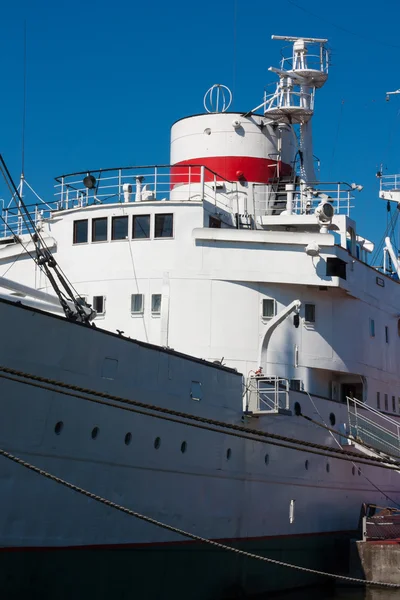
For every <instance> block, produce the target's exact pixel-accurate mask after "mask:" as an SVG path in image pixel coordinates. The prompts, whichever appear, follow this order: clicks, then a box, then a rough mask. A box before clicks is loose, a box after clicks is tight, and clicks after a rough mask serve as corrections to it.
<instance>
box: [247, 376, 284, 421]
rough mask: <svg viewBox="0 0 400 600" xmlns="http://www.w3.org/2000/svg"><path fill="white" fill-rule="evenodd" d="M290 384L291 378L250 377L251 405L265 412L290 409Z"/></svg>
mask: <svg viewBox="0 0 400 600" xmlns="http://www.w3.org/2000/svg"><path fill="white" fill-rule="evenodd" d="M289 386H290V381H289V379H285V378H282V377H257V376H256V377H249V380H248V386H247V389H248V394H249V405H251V406H253V407H254V406H255V407H256V410H257V412H263V413H278V412H280V411H281V410H289Z"/></svg>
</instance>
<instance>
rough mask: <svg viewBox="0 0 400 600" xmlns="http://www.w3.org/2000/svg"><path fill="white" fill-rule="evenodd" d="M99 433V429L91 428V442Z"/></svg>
mask: <svg viewBox="0 0 400 600" xmlns="http://www.w3.org/2000/svg"><path fill="white" fill-rule="evenodd" d="M99 433H100V429H99V428H98V427H93V429H92V440H95V439H96V438H97V436H98V435H99Z"/></svg>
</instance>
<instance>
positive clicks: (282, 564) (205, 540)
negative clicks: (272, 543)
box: [0, 448, 400, 588]
mask: <svg viewBox="0 0 400 600" xmlns="http://www.w3.org/2000/svg"><path fill="white" fill-rule="evenodd" d="M0 455H1V456H3V457H4V458H7V459H8V460H11V461H13V462H15V463H17V464H18V465H21V466H23V467H25V468H26V469H29V470H30V471H33V472H34V473H37V474H38V475H41V476H42V477H46V478H47V479H50V480H51V481H54V482H55V483H58V484H60V485H62V486H64V487H66V488H68V489H70V490H73V491H74V492H77V493H78V494H81V495H83V496H86V497H87V498H90V499H91V500H95V501H96V502H99V503H100V504H104V505H105V506H108V507H110V508H113V509H115V510H118V511H120V512H122V513H125V514H127V515H129V516H131V517H135V518H136V519H139V520H141V521H145V522H146V523H150V524H152V525H156V526H157V527H160V528H162V529H166V530H167V531H171V532H173V533H177V534H179V535H182V536H183V537H186V538H189V539H192V540H194V541H196V542H201V543H203V544H208V545H209V546H213V547H214V548H219V549H220V550H226V551H228V552H234V553H235V554H239V555H241V556H246V557H247V558H252V559H255V560H260V561H262V562H266V563H270V564H274V565H277V566H280V567H286V568H289V569H295V570H296V571H303V572H304V573H312V574H313V575H321V576H322V577H330V578H332V579H339V580H341V581H348V582H351V583H360V584H362V585H371V586H378V587H386V588H400V584H399V585H398V584H395V583H384V582H381V581H373V580H365V579H358V578H356V577H349V576H347V575H339V574H337V573H328V572H325V571H318V570H317V569H310V568H309V567H302V566H300V565H293V564H291V563H287V562H284V561H281V560H276V559H274V558H268V557H266V556H260V555H259V554H254V553H253V552H246V551H245V550H240V549H239V548H234V547H232V546H228V545H227V544H222V543H221V542H216V541H214V540H210V539H208V538H205V537H202V536H200V535H196V534H194V533H189V532H188V531H184V530H183V529H180V528H179V527H174V526H172V525H168V524H167V523H162V522H161V521H158V520H157V519H153V518H152V517H148V516H146V515H142V514H141V513H139V512H137V511H135V510H132V509H130V508H127V507H126V506H122V505H121V504H117V503H116V502H111V500H107V498H103V497H102V496H99V495H97V494H94V493H93V492H89V491H88V490H85V489H84V488H81V487H79V486H77V485H75V484H73V483H70V482H69V481H66V480H65V479H61V477H57V476H56V475H53V474H52V473H49V472H48V471H45V470H44V469H40V468H39V467H36V466H35V465H32V464H31V463H29V462H27V461H26V460H23V459H22V458H19V457H17V456H14V455H13V454H11V453H10V452H6V451H5V450H3V449H1V448H0Z"/></svg>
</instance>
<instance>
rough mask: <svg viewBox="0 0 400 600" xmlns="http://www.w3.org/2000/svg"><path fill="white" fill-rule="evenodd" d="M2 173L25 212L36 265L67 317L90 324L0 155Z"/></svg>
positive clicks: (75, 291)
mask: <svg viewBox="0 0 400 600" xmlns="http://www.w3.org/2000/svg"><path fill="white" fill-rule="evenodd" d="M0 172H1V173H2V175H3V178H4V180H5V182H6V185H7V187H8V189H9V191H10V193H11V196H13V195H14V194H15V196H16V197H17V198H18V201H19V206H20V208H22V209H23V212H21V218H22V219H23V221H24V224H25V226H26V228H27V230H28V233H29V235H30V237H31V239H32V242H33V243H34V245H35V248H36V258H35V259H34V262H35V263H36V264H41V265H42V266H43V269H44V271H45V274H46V275H47V278H48V279H49V281H50V283H51V285H52V287H53V289H54V291H55V293H56V294H57V297H58V299H59V302H60V304H61V307H62V308H63V310H64V313H65V315H66V317H67V318H72V317H75V316H76V315H78V317H79V318H80V319H81V320H82V322H84V323H89V322H90V317H91V314H89V313H88V312H86V311H85V308H84V307H83V306H82V304H81V303H80V302H78V301H77V300H76V298H78V297H80V296H79V294H78V292H77V290H76V289H75V288H74V286H73V285H72V283H71V282H70V281H69V279H68V277H67V276H66V275H65V273H64V272H63V270H62V269H61V267H59V265H58V264H57V262H56V260H55V258H54V256H53V255H52V254H51V252H50V250H49V248H48V247H47V245H46V242H45V241H44V239H43V236H42V235H41V233H40V231H39V230H38V229H37V227H36V225H35V222H34V221H33V218H32V215H31V214H30V213H29V211H28V209H27V208H26V206H25V203H24V201H23V199H22V197H21V194H20V193H19V191H18V188H17V186H16V185H15V183H14V180H13V178H12V176H11V173H10V172H9V170H8V167H7V165H6V163H5V161H4V158H3V156H2V155H1V154H0ZM23 213H25V217H26V219H27V220H28V222H29V225H30V227H31V228H32V230H33V231H31V230H30V228H29V225H28V223H27V221H26V219H25V218H24V216H23ZM38 242H40V246H39V244H38ZM50 268H52V269H53V270H54V273H55V274H56V276H57V278H58V281H59V282H60V283H61V285H62V287H63V288H64V291H63V290H60V288H59V286H58V283H57V281H56V279H55V277H54V276H53V274H52V272H51V271H50ZM74 294H75V295H74ZM68 300H69V301H71V302H72V303H73V305H74V306H75V310H76V313H75V314H74V313H73V311H72V310H71V308H70V307H69V305H68ZM92 314H93V311H92Z"/></svg>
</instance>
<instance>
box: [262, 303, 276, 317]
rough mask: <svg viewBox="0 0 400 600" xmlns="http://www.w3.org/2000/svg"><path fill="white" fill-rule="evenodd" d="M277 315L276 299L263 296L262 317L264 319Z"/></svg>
mask: <svg viewBox="0 0 400 600" xmlns="http://www.w3.org/2000/svg"><path fill="white" fill-rule="evenodd" d="M275 315H276V301H275V300H274V299H273V298H263V301H262V317H263V319H271V318H272V317H274V316H275Z"/></svg>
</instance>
